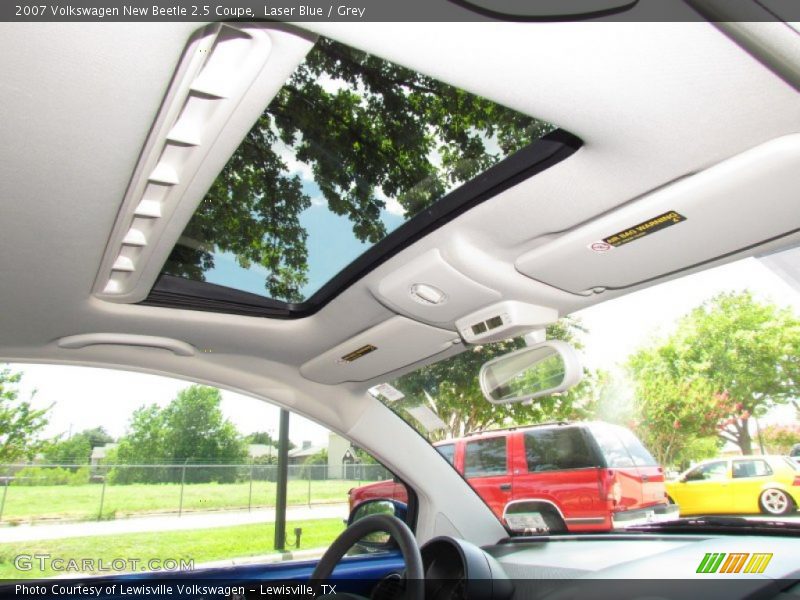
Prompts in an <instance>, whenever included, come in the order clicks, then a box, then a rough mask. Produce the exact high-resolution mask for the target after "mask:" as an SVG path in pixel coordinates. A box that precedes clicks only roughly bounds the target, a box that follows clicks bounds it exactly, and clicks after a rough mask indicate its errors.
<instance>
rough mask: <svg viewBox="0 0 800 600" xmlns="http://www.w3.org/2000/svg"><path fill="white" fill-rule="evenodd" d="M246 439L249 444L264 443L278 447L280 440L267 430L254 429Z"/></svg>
mask: <svg viewBox="0 0 800 600" xmlns="http://www.w3.org/2000/svg"><path fill="white" fill-rule="evenodd" d="M244 439H245V441H246V442H247V443H248V444H263V445H265V446H273V447H275V448H277V447H278V440H274V439H272V436H271V435H270V434H269V433H267V432H266V431H254V432H253V433H251V434H250V435H248V436H246V437H245V438H244Z"/></svg>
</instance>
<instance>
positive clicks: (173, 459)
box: [113, 385, 247, 483]
mask: <svg viewBox="0 0 800 600" xmlns="http://www.w3.org/2000/svg"><path fill="white" fill-rule="evenodd" d="M221 401H222V397H221V395H220V391H219V390H218V389H216V388H211V387H207V386H202V385H193V386H191V387H188V388H186V389H184V390H181V391H180V392H179V393H178V397H177V398H175V399H174V400H173V401H172V402H170V404H169V405H167V406H166V407H164V408H160V407H159V406H158V405H155V404H152V405H150V406H142V407H141V408H139V409H137V410H136V411H135V412H134V414H133V417H132V418H131V422H130V425H129V427H128V432H127V434H126V435H125V436H124V437H123V438H121V439H120V442H119V446H118V447H117V449H116V457H115V458H116V462H117V463H119V464H130V465H137V464H146V465H147V464H149V465H158V464H170V465H184V464H187V465H188V464H192V463H202V464H214V463H217V464H223V465H225V464H233V463H239V462H241V461H243V459H244V458H245V457H246V454H247V452H246V446H245V443H244V441H243V440H242V439H241V437H240V436H239V433H238V432H237V431H236V428H235V427H234V425H233V423H231V422H230V421H229V420H227V419H225V418H224V417H223V415H222V411H221V410H220V403H221ZM235 477H236V472H235V469H233V468H222V467H202V468H187V469H186V470H185V472H184V470H183V469H182V468H180V467H178V468H175V467H170V468H168V467H163V468H161V467H126V468H121V469H117V470H115V473H114V475H113V479H114V480H115V481H116V482H124V483H130V482H134V481H136V482H139V481H142V482H154V481H165V480H169V481H174V480H175V479H184V480H185V481H187V482H200V481H232V480H233V479H235Z"/></svg>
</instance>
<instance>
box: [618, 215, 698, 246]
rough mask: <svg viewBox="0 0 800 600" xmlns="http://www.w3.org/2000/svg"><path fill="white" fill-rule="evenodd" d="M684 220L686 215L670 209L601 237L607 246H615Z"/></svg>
mask: <svg viewBox="0 0 800 600" xmlns="http://www.w3.org/2000/svg"><path fill="white" fill-rule="evenodd" d="M685 220H686V217H684V216H683V215H682V214H680V213H677V212H675V211H674V210H671V211H669V212H665V213H664V214H663V215H658V216H657V217H653V218H652V219H648V220H647V221H644V222H643V223H639V224H638V225H634V226H633V227H629V228H628V229H625V230H624V231H620V232H618V233H615V234H614V235H610V236H608V237H607V238H603V241H604V242H605V243H606V244H608V245H609V246H614V247H615V248H617V247H619V246H623V245H625V244H628V243H630V242H633V241H635V240H638V239H640V238H643V237H644V236H646V235H650V234H651V233H655V232H656V231H661V230H662V229H666V228H667V227H671V226H672V225H677V224H678V223H680V222H681V221H685Z"/></svg>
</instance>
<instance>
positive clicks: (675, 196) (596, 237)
mask: <svg viewBox="0 0 800 600" xmlns="http://www.w3.org/2000/svg"><path fill="white" fill-rule="evenodd" d="M797 173H800V135H791V136H786V137H782V138H779V139H776V140H772V141H770V142H767V143H765V144H763V145H761V146H757V147H756V148H753V149H751V150H749V151H747V152H744V153H742V154H740V155H738V156H735V157H733V158H731V159H728V160H726V161H724V162H722V163H719V164H717V165H715V166H713V167H711V168H709V169H707V170H705V171H702V172H700V173H697V174H695V175H692V176H691V177H687V178H685V179H682V180H680V181H678V182H676V183H674V184H672V185H670V186H669V187H666V188H664V189H661V190H659V191H657V192H654V193H652V194H650V195H648V196H645V197H644V198H642V199H640V200H637V201H635V202H632V203H631V204H629V205H627V206H625V207H623V208H621V209H619V210H616V211H613V212H611V213H609V214H607V215H605V216H603V217H601V218H599V219H596V220H594V221H592V222H590V223H588V224H586V225H584V226H581V227H579V228H577V229H575V230H573V231H571V232H569V233H566V234H564V235H561V236H559V237H558V238H557V239H555V240H554V241H552V242H550V243H547V244H546V245H543V246H541V247H539V248H536V249H535V250H532V251H530V252H528V253H527V254H523V255H522V256H520V257H519V258H518V259H517V261H516V268H517V270H518V271H519V272H520V273H522V274H524V275H526V276H528V277H530V278H532V279H535V280H537V281H540V282H543V283H546V284H548V285H551V286H553V287H556V288H559V289H561V290H565V291H568V292H572V293H574V294H591V293H593V292H594V293H599V292H602V291H604V290H606V289H622V288H627V287H631V286H635V285H637V284H640V283H644V282H647V281H649V280H652V279H656V278H659V277H662V276H665V275H669V274H671V273H675V272H678V271H681V270H684V269H688V268H691V267H694V266H697V265H701V264H703V263H706V262H710V261H713V260H716V259H720V258H724V257H725V256H727V255H730V254H734V253H738V252H741V251H745V250H747V249H750V248H754V249H755V248H756V247H758V246H760V245H762V244H765V243H768V242H771V241H776V240H779V239H780V238H782V237H786V236H789V235H791V234H793V233H797V232H798V231H800V209H798V207H799V206H800V205H798V198H797ZM565 265H568V267H566V268H565Z"/></svg>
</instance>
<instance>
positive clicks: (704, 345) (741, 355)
mask: <svg viewBox="0 0 800 600" xmlns="http://www.w3.org/2000/svg"><path fill="white" fill-rule="evenodd" d="M629 365H630V367H631V371H632V374H633V376H634V380H635V382H636V390H637V399H638V404H639V407H640V418H641V419H642V422H643V423H642V424H643V427H642V429H641V433H642V435H643V436H644V437H645V438H652V440H651V443H650V447H651V448H657V447H658V446H657V444H658V443H665V442H664V441H661V442H657V441H656V440H672V439H675V440H678V442H677V443H681V444H684V445H685V444H697V443H700V440H701V439H702V438H708V437H709V436H714V435H716V436H718V437H719V438H720V439H721V440H724V441H729V442H732V443H734V444H736V445H737V446H739V448H740V449H741V451H742V452H743V453H744V454H750V453H751V452H752V438H751V432H750V420H751V418H753V417H759V416H763V415H764V414H766V412H767V411H768V410H769V409H770V408H772V407H773V406H775V405H778V404H785V403H787V402H789V401H790V400H791V399H793V398H796V397H797V396H798V394H800V320H798V319H797V317H796V316H795V315H794V314H793V313H792V312H791V310H789V309H781V308H778V307H776V306H775V305H773V304H769V303H765V302H759V301H757V300H756V299H754V298H753V296H752V294H750V293H749V292H742V293H724V294H720V295H718V296H716V297H714V298H712V299H711V300H709V301H708V302H706V303H704V304H703V305H702V306H699V307H698V308H695V309H694V310H693V311H691V312H690V313H689V314H688V315H686V316H685V317H684V318H683V319H681V320H680V321H679V322H678V325H677V328H676V330H675V332H674V333H673V334H672V335H670V336H669V337H668V338H667V339H665V340H662V341H661V342H660V343H658V344H657V345H654V346H653V347H650V348H645V349H642V350H640V351H639V352H637V353H636V354H635V355H633V356H632V357H631V359H630V362H629ZM646 441H647V440H646ZM705 443H706V444H707V442H705ZM667 446H669V442H668V441H667ZM675 452H676V453H674V454H672V455H671V456H673V457H676V456H680V452H678V451H677V450H676V451H675ZM667 462H669V461H667Z"/></svg>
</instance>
